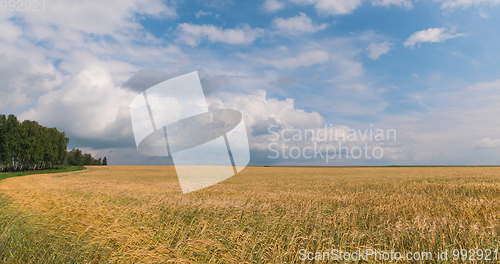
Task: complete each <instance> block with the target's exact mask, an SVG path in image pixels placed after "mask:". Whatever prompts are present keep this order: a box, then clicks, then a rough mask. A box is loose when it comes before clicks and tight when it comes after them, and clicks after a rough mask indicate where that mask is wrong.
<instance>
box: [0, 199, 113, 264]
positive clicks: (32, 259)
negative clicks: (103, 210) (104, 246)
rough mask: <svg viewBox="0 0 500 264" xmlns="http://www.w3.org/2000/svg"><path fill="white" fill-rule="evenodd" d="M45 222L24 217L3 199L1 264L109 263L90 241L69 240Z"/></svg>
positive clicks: (1, 207) (0, 222)
mask: <svg viewBox="0 0 500 264" xmlns="http://www.w3.org/2000/svg"><path fill="white" fill-rule="evenodd" d="M45 225H46V224H45V223H44V222H43V220H42V219H39V218H36V217H34V216H32V215H28V214H21V213H19V212H17V211H13V210H12V209H11V208H10V207H9V201H8V199H6V198H5V197H2V196H0V263H9V264H31V263H33V264H36V263H53V264H68V263H75V264H76V263H105V262H106V259H107V256H106V255H105V254H106V252H103V251H101V250H99V249H98V248H96V247H93V246H89V245H88V243H87V241H84V240H83V239H82V240H80V241H71V242H69V241H67V240H66V238H65V237H63V236H60V235H57V234H55V233H50V232H48V231H47V229H46V226H45Z"/></svg>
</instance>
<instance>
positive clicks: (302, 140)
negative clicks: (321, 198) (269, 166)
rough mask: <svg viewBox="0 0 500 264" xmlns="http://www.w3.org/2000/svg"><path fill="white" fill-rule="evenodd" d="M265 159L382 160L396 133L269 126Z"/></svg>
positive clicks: (371, 130)
mask: <svg viewBox="0 0 500 264" xmlns="http://www.w3.org/2000/svg"><path fill="white" fill-rule="evenodd" d="M268 133H269V135H271V136H270V141H269V143H268V145H267V151H268V153H269V154H268V158H269V159H272V160H278V159H279V160H321V161H324V162H326V163H328V162H331V161H334V160H381V159H383V158H384V157H385V147H386V146H393V145H395V144H397V142H398V133H397V130H396V129H384V128H377V127H375V126H373V125H370V126H369V127H368V128H366V129H352V128H347V127H343V126H334V125H331V124H330V125H325V126H324V127H322V128H308V129H295V128H281V127H279V126H269V127H268Z"/></svg>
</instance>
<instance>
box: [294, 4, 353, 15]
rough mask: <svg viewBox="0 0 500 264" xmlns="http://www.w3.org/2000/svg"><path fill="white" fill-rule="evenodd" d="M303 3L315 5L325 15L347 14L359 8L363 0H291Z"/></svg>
mask: <svg viewBox="0 0 500 264" xmlns="http://www.w3.org/2000/svg"><path fill="white" fill-rule="evenodd" d="M290 1H291V2H293V3H296V4H301V5H314V7H315V8H316V11H317V12H318V13H320V14H324V15H347V14H350V13H352V12H353V11H354V10H355V9H356V8H358V7H359V6H360V5H361V3H362V1H361V0H290Z"/></svg>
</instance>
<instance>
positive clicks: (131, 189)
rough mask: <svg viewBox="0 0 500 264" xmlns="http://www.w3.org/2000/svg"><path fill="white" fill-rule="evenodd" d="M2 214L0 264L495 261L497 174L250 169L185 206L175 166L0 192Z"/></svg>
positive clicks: (73, 175) (14, 181)
mask: <svg viewBox="0 0 500 264" xmlns="http://www.w3.org/2000/svg"><path fill="white" fill-rule="evenodd" d="M0 212H1V214H0V262H2V263H23V264H24V263H301V262H311V260H310V259H303V258H301V257H302V256H304V255H302V254H303V253H304V252H326V251H331V250H332V249H335V250H337V251H338V252H340V251H342V252H356V251H361V250H367V249H370V250H376V251H377V252H386V251H392V252H403V253H405V252H432V253H433V254H438V253H439V252H443V251H446V250H454V249H491V250H494V249H498V247H499V244H500V242H499V232H500V168H495V167H416V168H415V167H414V168H410V167H408V168H404V167H402V168H396V167H387V168H299V167H297V168H292V167H249V168H246V169H245V170H244V171H243V172H242V173H241V174H239V175H237V176H236V177H233V178H231V179H229V180H226V181H225V182H222V183H220V184H217V185H215V186H213V187H210V188H207V189H204V190H201V191H197V192H194V193H190V194H185V195H183V194H181V192H180V188H179V186H178V182H177V178H176V175H175V170H174V168H173V167H168V166H155V167H147V166H108V167H89V168H88V169H87V170H85V171H79V172H70V173H62V174H46V175H30V176H24V177H17V178H10V179H6V180H3V181H0ZM392 261H393V262H394V263H463V262H461V261H456V260H437V259H427V260H423V259H422V260H413V261H409V260H404V259H399V260H396V261H394V260H392ZM329 262H332V261H331V260H330V261H327V260H325V261H316V262H315V263H329ZM361 262H362V261H361ZM361 262H359V263H361ZM368 262H369V263H379V262H380V263H382V262H384V263H385V262H388V261H387V260H384V259H382V258H378V259H377V258H373V259H370V260H368ZM464 262H467V263H483V262H481V261H478V260H473V259H472V260H468V261H464ZM346 263H347V262H346ZM350 263H358V262H355V261H352V262H350ZM363 263H366V262H363ZM485 263H499V262H498V260H491V261H489V262H485Z"/></svg>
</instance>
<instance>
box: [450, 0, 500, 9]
mask: <svg viewBox="0 0 500 264" xmlns="http://www.w3.org/2000/svg"><path fill="white" fill-rule="evenodd" d="M498 4H500V0H446V1H444V3H443V4H442V5H441V8H443V9H453V8H466V7H472V6H479V5H498Z"/></svg>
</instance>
